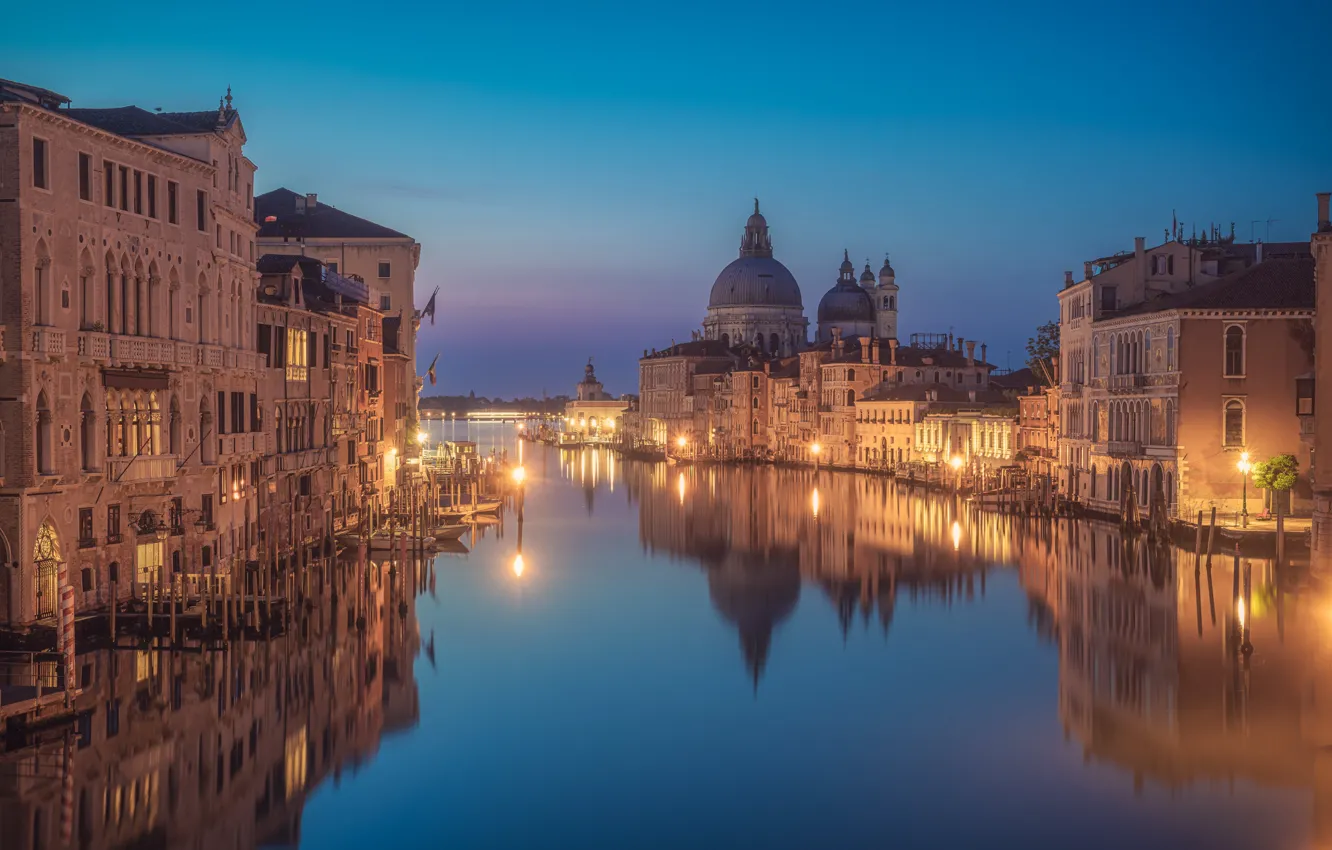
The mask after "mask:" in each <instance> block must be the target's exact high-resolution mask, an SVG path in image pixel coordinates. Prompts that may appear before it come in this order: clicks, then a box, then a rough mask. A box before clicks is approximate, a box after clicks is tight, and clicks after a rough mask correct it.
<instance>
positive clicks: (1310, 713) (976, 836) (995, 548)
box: [0, 425, 1332, 848]
mask: <svg viewBox="0 0 1332 850" xmlns="http://www.w3.org/2000/svg"><path fill="white" fill-rule="evenodd" d="M436 428H438V425H436ZM454 435H455V436H458V437H462V436H463V433H462V426H457V431H456V432H454ZM512 435H513V432H512V426H511V425H510V426H500V425H494V426H482V427H481V428H480V429H479V430H478V433H477V434H475V435H474V436H476V437H477V439H478V441H479V442H480V443H481V444H482V448H483V450H489V448H490V446H491V445H492V444H493V445H494V446H495V447H496V448H497V449H502V448H506V447H507V448H508V450H509V451H510V452H511V453H514V454H516V453H517V451H518V448H517V446H516V445H515V444H514V443H513V440H512ZM439 436H441V434H440V433H439V432H438V431H436V437H439ZM442 436H446V437H447V436H449V433H448V427H447V426H446V427H445V432H444V433H443V435H442ZM522 451H523V452H525V455H526V456H525V458H524V461H525V464H526V467H527V470H528V481H527V492H526V497H525V511H524V520H525V521H524V522H523V524H522V528H521V534H520V533H519V526H518V523H517V522H516V517H515V516H514V515H513V513H512V512H510V513H509V514H508V515H507V516H506V517H505V519H504V521H503V523H502V524H500V525H496V526H492V527H490V528H487V529H486V530H485V533H484V534H483V535H481V536H478V537H477V538H475V539H470V538H464V541H463V542H464V543H465V544H467V546H468V547H470V549H471V551H470V552H469V553H467V554H447V555H441V556H439V557H438V558H437V559H436V560H435V561H434V564H433V578H432V577H431V576H430V575H423V576H421V591H422V592H421V593H420V594H419V595H416V596H415V597H414V600H413V598H412V597H413V594H411V593H410V592H407V593H404V594H403V598H404V599H405V600H407V604H406V606H405V609H404V610H403V611H402V612H401V613H400V612H398V611H395V610H393V609H392V605H391V604H390V605H389V606H386V607H385V608H384V610H386V611H387V612H388V613H387V615H386V616H385V617H384V618H383V620H384V621H383V622H378V621H374V622H371V624H370V628H369V629H368V630H367V631H366V633H365V634H366V635H367V637H357V636H355V635H347V634H344V635H343V637H341V638H339V637H337V636H336V634H335V635H334V636H331V637H329V638H328V639H327V640H326V641H325V642H324V643H322V644H321V643H318V642H315V643H314V644H312V645H311V646H309V647H307V648H305V649H300V650H299V651H300V652H302V653H304V655H302V656H301V659H304V660H301V659H295V660H293V659H292V658H291V657H290V653H287V654H285V655H271V656H263V657H256V660H255V662H254V663H253V665H252V667H251V668H250V669H249V671H248V675H249V676H251V677H253V676H254V675H256V674H257V675H258V688H259V689H260V690H262V688H263V687H264V686H265V683H266V682H276V683H279V684H278V686H277V688H276V689H277V690H278V691H283V688H284V687H285V688H286V694H287V696H286V699H287V700H288V703H287V708H286V710H285V716H284V710H283V708H282V707H281V706H277V707H275V706H274V705H272V697H271V695H270V696H268V697H261V696H260V691H258V690H257V691H255V693H254V695H253V696H252V699H254V700H255V701H256V705H255V706H254V707H253V708H251V709H249V711H250V713H251V714H255V715H257V716H256V717H251V716H250V715H249V714H247V713H246V711H245V710H242V709H236V708H227V709H226V710H225V711H223V712H222V714H221V715H220V719H219V715H217V714H213V715H212V717H211V718H210V719H208V720H207V721H193V722H194V723H196V724H197V723H198V722H204V723H205V724H212V725H211V726H206V728H207V729H208V734H207V735H206V736H204V735H200V736H199V737H200V743H198V744H197V746H199V747H201V748H202V747H204V746H205V743H204V742H203V739H204V738H205V737H207V738H208V741H207V742H206V743H207V746H209V747H211V746H212V745H213V741H212V736H213V734H214V732H213V729H214V727H217V729H218V730H219V737H218V740H219V741H221V740H222V735H223V734H225V735H227V736H233V735H235V734H236V730H237V728H240V729H241V730H243V729H245V728H247V727H249V726H251V725H252V724H254V723H258V724H259V725H260V727H261V728H260V738H261V739H264V738H266V737H269V736H270V735H271V729H270V728H268V727H265V726H264V725H263V724H265V723H280V724H282V729H283V731H282V732H281V733H280V734H278V736H277V740H278V741H279V742H280V743H279V744H277V745H275V747H276V748H275V750H274V752H273V754H272V755H270V756H268V758H269V759H270V760H271V761H272V762H273V767H272V768H271V769H270V768H269V767H268V765H267V763H265V764H264V765H263V766H262V767H260V768H259V769H258V770H257V771H256V775H255V776H254V777H253V778H252V779H251V780H249V782H250V785H249V786H247V787H250V791H249V792H246V791H244V790H243V789H242V790H240V791H237V790H234V789H233V788H231V787H230V786H228V788H227V791H226V796H225V797H224V798H222V799H219V800H217V801H216V802H211V803H210V802H208V801H207V794H204V795H203V797H202V798H201V799H202V802H200V803H199V804H198V810H192V811H190V812H185V811H183V810H181V809H180V808H177V809H176V811H174V812H172V811H169V810H168V805H167V796H168V789H167V788H165V787H163V786H165V785H167V784H171V785H173V786H176V785H182V784H184V785H187V786H188V787H189V792H190V794H193V793H194V788H193V786H192V785H190V783H193V782H196V781H197V782H198V783H199V784H200V787H201V788H202V787H203V786H204V785H207V786H208V789H212V788H213V787H214V785H213V783H214V782H215V781H216V782H218V783H221V782H222V780H221V779H219V778H218V777H216V776H215V775H214V768H213V764H212V759H211V756H210V757H208V758H203V759H200V763H202V764H204V765H206V767H207V770H205V771H197V768H196V769H195V771H196V772H199V773H200V774H201V775H200V776H199V777H198V779H197V780H196V779H195V778H194V776H193V775H191V774H190V769H189V768H187V767H185V766H183V765H184V763H185V762H186V761H190V760H192V759H193V758H194V755H195V753H194V748H195V747H196V742H195V740H194V739H195V731H196V730H195V727H194V726H188V727H185V726H181V728H179V729H178V728H175V727H174V726H172V724H173V722H175V721H172V720H171V719H170V718H168V719H167V720H165V721H162V723H163V724H164V726H163V728H164V729H165V732H164V734H163V737H164V738H165V740H167V741H169V742H172V745H171V746H169V747H165V748H162V749H161V750H160V752H156V751H155V752H156V754H155V755H154V756H153V758H155V759H158V760H159V763H157V764H156V765H155V768H156V770H157V774H156V775H158V776H159V777H160V776H161V775H162V772H163V771H167V772H168V773H169V774H170V775H169V777H168V778H166V779H162V778H159V779H158V781H157V785H155V786H152V787H147V786H146V785H145V788H144V790H142V791H139V792H137V793H138V794H139V795H141V796H140V797H139V798H138V799H139V800H140V806H144V805H148V803H147V800H148V799H149V797H150V795H151V799H152V803H151V805H152V807H153V811H152V817H153V818H154V819H155V820H154V823H155V824H156V832H154V833H153V834H154V835H157V836H159V837H161V836H170V839H169V840H159V841H158V842H157V843H156V844H154V845H152V846H199V847H210V846H214V844H216V846H219V847H220V846H228V847H236V846H242V847H243V846H253V845H255V844H270V845H272V844H282V843H287V844H290V845H299V846H300V847H306V848H325V847H329V848H336V847H357V848H363V847H379V846H397V847H417V846H420V847H583V848H601V847H606V848H610V847H653V848H655V847H661V848H668V847H671V848H674V847H681V846H691V847H737V846H738V847H773V848H788V847H789V848H798V847H801V848H802V847H839V846H856V847H865V846H895V847H980V846H1025V847H1050V848H1056V847H1058V848H1062V847H1072V846H1076V847H1084V848H1101V847H1105V848H1123V847H1142V848H1153V847H1163V848H1164V847H1181V846H1183V847H1215V848H1230V847H1234V848H1241V847H1243V848H1252V847H1264V848H1267V847H1272V848H1298V847H1315V846H1332V842H1329V838H1332V762H1329V761H1328V760H1327V759H1328V757H1327V756H1326V755H1322V756H1320V751H1321V749H1322V747H1323V746H1324V745H1327V744H1329V743H1332V698H1329V697H1328V695H1327V687H1328V677H1327V676H1325V675H1323V671H1325V670H1332V657H1329V649H1330V648H1329V643H1328V640H1327V637H1326V636H1328V635H1332V604H1329V599H1328V596H1327V594H1326V593H1325V591H1324V590H1323V588H1322V586H1321V584H1320V583H1319V582H1317V581H1315V580H1314V578H1313V577H1311V576H1310V575H1309V573H1308V570H1307V568H1306V567H1304V566H1303V565H1301V564H1299V563H1296V564H1294V565H1290V566H1285V567H1282V568H1279V569H1278V568H1276V567H1274V566H1273V565H1272V564H1270V563H1267V562H1263V561H1258V560H1254V561H1252V562H1247V563H1249V565H1250V568H1251V572H1252V583H1253V591H1252V598H1251V601H1250V604H1249V608H1248V609H1247V610H1246V612H1245V613H1244V617H1245V620H1246V621H1247V622H1248V624H1249V625H1250V627H1251V641H1252V644H1253V646H1254V651H1253V654H1252V656H1251V657H1250V659H1249V661H1248V664H1247V665H1246V664H1244V663H1243V661H1242V660H1241V659H1242V657H1241V656H1240V655H1239V654H1238V653H1237V652H1236V651H1235V649H1234V644H1233V643H1228V642H1227V637H1226V636H1227V634H1228V629H1230V628H1231V627H1232V626H1233V624H1234V623H1235V622H1236V618H1237V612H1236V610H1235V606H1234V604H1233V602H1232V600H1231V587H1232V584H1231V582H1232V567H1231V563H1230V561H1229V559H1227V558H1220V557H1218V558H1217V559H1216V561H1215V562H1214V565H1213V568H1212V570H1211V571H1210V582H1209V580H1208V571H1207V570H1206V569H1204V570H1202V571H1201V572H1199V573H1198V574H1197V577H1196V579H1195V571H1194V568H1193V556H1192V553H1182V552H1177V551H1166V552H1164V553H1156V554H1153V553H1149V552H1147V551H1146V550H1145V549H1144V548H1142V547H1139V546H1133V545H1129V544H1126V543H1125V542H1124V541H1123V540H1122V539H1121V537H1120V535H1119V534H1118V533H1117V531H1116V529H1114V528H1112V527H1110V526H1100V525H1092V524H1085V523H1084V524H1078V525H1074V524H1068V523H1061V524H1056V525H1051V524H1049V523H1038V522H1032V521H1026V520H1014V519H1010V518H1001V517H996V516H992V515H979V516H977V515H973V514H970V513H967V512H959V511H958V510H957V509H956V508H955V506H954V505H953V504H952V503H951V501H950V500H948V499H946V498H940V497H937V496H929V497H927V496H923V495H920V494H912V493H908V492H906V491H903V490H898V489H894V487H893V486H892V485H891V483H889V482H887V481H885V480H883V479H878V478H868V477H862V476H856V475H852V474H848V473H834V472H829V471H823V472H822V473H819V474H817V475H816V474H815V473H814V472H812V471H810V470H799V471H798V470H778V469H773V468H766V467H765V468H710V467H697V468H689V469H677V468H674V467H668V466H665V465H660V464H643V463H638V462H631V461H624V460H620V459H617V458H614V457H612V456H611V455H609V454H608V453H605V452H599V451H592V450H583V451H576V452H570V451H563V452H561V451H558V450H555V449H551V448H546V447H541V446H526V447H524V448H523V449H522ZM520 550H521V551H520ZM376 581H380V579H376ZM384 587H387V590H385V589H383V588H384ZM380 588H381V589H380V591H378V592H379V593H380V594H381V595H380V596H379V597H375V598H376V599H377V600H379V601H380V602H382V601H383V599H389V600H390V601H391V600H393V599H395V598H396V597H393V596H392V593H393V592H394V591H393V588H392V586H391V580H390V583H389V584H388V585H380ZM384 594H388V596H384ZM347 598H348V597H347V596H346V595H344V597H343V601H342V604H343V605H344V606H346V605H348V604H349V603H348V602H347ZM334 631H336V630H334ZM344 631H345V630H344ZM307 643H308V641H307ZM299 645H301V646H305V645H304V644H299ZM320 647H322V649H321V648H320ZM372 657H373V658H374V659H375V661H374V664H375V666H376V671H375V672H376V674H377V675H376V677H375V683H374V684H373V685H371V686H369V687H367V684H366V679H367V678H368V677H367V676H366V675H365V670H366V665H367V663H369V660H370V659H371V658H372ZM306 663H308V664H309V665H310V666H312V667H317V668H318V671H319V675H318V676H307V675H306V673H305V672H303V671H304V668H303V667H302V666H301V665H302V664H306ZM293 668H294V669H295V670H297V671H298V675H297V676H296V677H295V678H296V679H297V680H298V681H299V682H305V683H308V684H304V685H299V687H308V688H311V689H312V691H313V693H310V694H307V695H306V696H305V699H306V701H305V702H302V701H301V700H302V694H301V693H297V694H296V695H295V696H294V697H293V696H291V694H290V687H291V684H290V683H291V678H292V677H291V673H292V670H293ZM338 671H355V672H347V673H346V676H341V674H339V672H338ZM249 681H250V682H251V684H252V686H253V683H254V682H255V679H253V678H251V679H250V680H249ZM284 682H285V683H286V684H285V685H283V684H281V683H284ZM282 699H283V696H282V694H279V697H278V700H277V701H278V702H279V703H281V702H282ZM293 699H294V700H295V702H292V700H293ZM263 700H267V701H266V702H265V701H263ZM292 705H295V706H297V708H298V709H299V710H300V711H303V712H304V718H305V719H304V720H302V722H301V723H299V724H296V723H294V722H293V720H292V719H291V714H292V709H291V706H292ZM349 718H351V719H349ZM94 722H97V723H100V722H101V719H100V718H94ZM180 723H183V721H181V722H180ZM329 726H331V727H333V731H332V735H331V736H330V733H329V732H328V731H327V730H326V727H329ZM141 731H145V730H141ZM237 737H238V738H239V739H240V740H241V744H242V746H241V749H242V754H241V759H242V762H244V759H246V758H247V757H249V758H254V757H255V755H254V752H253V749H254V744H253V742H251V743H250V747H249V749H250V752H249V755H248V756H247V755H246V753H245V749H246V748H245V746H244V744H245V742H244V735H243V734H242V735H239V736H237ZM293 738H295V741H294V743H293ZM330 739H331V741H332V746H331V747H330V745H329V742H330ZM227 740H228V741H230V740H232V738H231V737H228V738H227ZM145 746H146V745H145ZM94 749H96V748H94ZM260 749H261V750H262V746H261V747H260ZM145 751H146V750H145ZM81 752H82V751H81ZM200 752H202V749H201V750H200ZM229 752H230V757H229V758H228V759H227V760H226V765H225V766H224V764H223V760H221V759H219V760H218V762H217V768H216V771H217V772H219V773H220V772H223V771H227V770H230V771H234V770H235V768H234V762H235V755H234V751H229ZM302 753H303V754H304V755H302ZM173 754H174V755H173ZM186 754H187V755H188V758H186ZM293 756H295V760H294V762H293ZM132 757H134V752H133V751H131V752H128V753H122V754H121V755H120V756H119V758H120V760H121V763H120V764H109V763H107V764H103V763H98V764H96V765H93V764H91V763H89V764H87V765H84V766H83V768H84V769H82V770H81V771H80V773H79V776H80V780H79V782H80V785H81V787H82V786H83V785H86V786H87V787H88V788H94V789H96V790H95V794H94V800H93V802H92V803H91V804H89V803H87V802H80V805H84V806H91V810H92V811H93V812H94V813H95V815H96V817H104V816H105V815H104V811H103V810H104V805H103V802H102V795H104V794H105V793H107V792H106V791H105V790H104V786H106V785H107V782H106V779H105V777H106V776H108V775H109V772H113V771H129V770H131V768H129V767H126V765H125V764H124V763H123V762H124V760H125V759H128V758H132ZM259 757H260V758H264V756H263V754H262V752H261V754H260V756H259ZM173 761H174V762H175V763H176V767H175V769H174V771H173V770H168V767H169V764H170V763H171V762H173ZM279 762H280V763H281V767H279V766H278V763H279ZM245 770H246V768H245V766H244V764H242V766H241V768H240V771H241V776H242V778H244V776H245ZM203 774H206V775H203ZM296 775H299V778H300V780H301V781H300V782H297V783H293V777H294V776H296ZM85 777H86V778H85ZM4 793H5V792H4V791H3V790H0V798H3V795H4ZM177 796H179V795H177ZM187 796H188V795H187ZM172 799H173V800H174V799H176V798H175V797H172ZM4 802H5V801H4V800H3V799H0V805H3V804H4ZM120 805H121V809H122V810H123V806H124V803H123V801H122V802H121V803H120ZM9 811H12V812H16V813H17V812H18V811H20V810H19V809H13V808H11V809H9ZM23 811H26V810H23ZM5 822H6V823H9V822H12V821H5ZM108 823H109V821H108ZM118 829H119V831H113V829H112V827H111V826H107V827H98V828H96V829H94V830H92V840H91V841H90V842H89V843H87V844H86V845H85V846H108V847H114V846H135V845H133V843H132V842H133V841H134V839H135V837H136V836H135V835H133V834H132V830H130V831H127V830H126V828H124V825H123V824H122V825H121V827H119V828H118ZM213 833H216V834H217V836H218V838H219V839H221V840H218V841H216V842H213V841H210V840H209V839H208V838H206V837H205V836H206V835H210V834H213ZM16 834H17V833H16ZM6 835H8V833H6ZM223 835H226V836H229V837H230V838H225V839H224V838H222V836H223ZM3 846H5V847H6V848H7V847H9V846H10V844H9V842H8V841H6V842H4V843H3ZM15 846H19V845H15ZM47 846H58V844H52V845H47ZM142 846H149V845H147V844H145V845H142Z"/></svg>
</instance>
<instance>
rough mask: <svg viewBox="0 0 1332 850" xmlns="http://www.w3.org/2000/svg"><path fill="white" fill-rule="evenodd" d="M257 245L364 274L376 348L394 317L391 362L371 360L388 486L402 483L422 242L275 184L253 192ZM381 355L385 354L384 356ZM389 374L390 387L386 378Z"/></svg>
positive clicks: (413, 420)
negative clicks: (375, 321)
mask: <svg viewBox="0 0 1332 850" xmlns="http://www.w3.org/2000/svg"><path fill="white" fill-rule="evenodd" d="M255 220H256V221H257V222H258V225H259V230H258V235H257V241H258V250H259V251H260V252H261V253H264V254H296V255H300V256H305V257H311V258H313V259H316V260H319V261H320V262H322V263H323V264H324V265H325V267H326V268H327V269H328V270H329V271H331V272H333V273H335V274H338V275H341V276H343V277H347V278H351V279H353V280H361V281H364V282H365V283H366V284H367V285H368V286H369V287H371V289H372V290H373V293H374V296H375V298H377V299H378V300H377V303H375V304H373V305H371V306H373V307H374V308H375V309H376V310H377V311H378V312H379V313H380V314H381V316H382V319H381V320H380V322H381V327H377V328H373V329H369V330H367V332H366V334H365V336H366V337H367V338H371V339H375V340H377V342H378V344H379V347H380V349H381V351H382V350H383V349H384V346H383V342H382V337H383V327H382V324H383V322H385V321H393V320H396V322H397V326H396V334H395V336H396V340H395V341H394V342H393V344H392V345H391V346H390V351H391V356H392V358H393V364H392V368H390V369H385V368H384V366H385V364H384V363H383V362H380V363H378V364H376V366H377V371H378V375H377V377H378V379H379V380H378V382H377V383H378V385H379V386H380V387H381V389H380V390H379V393H380V394H381V395H382V394H383V393H385V392H387V393H388V394H389V395H390V396H391V398H392V400H391V401H390V402H389V403H388V405H387V406H383V400H382V398H377V399H376V400H377V401H378V402H379V403H380V405H381V406H383V410H382V414H383V416H384V423H383V425H384V430H383V436H382V437H381V438H380V439H381V440H383V441H384V442H385V444H386V445H385V451H384V454H385V460H386V462H387V468H386V469H385V471H384V478H385V480H386V481H387V482H388V486H390V487H393V486H406V485H407V484H409V483H410V480H411V478H412V474H413V473H414V471H415V469H416V467H413V466H411V465H409V464H407V461H408V460H409V459H410V458H412V457H415V456H416V455H417V454H418V453H419V444H418V443H417V440H416V435H417V432H418V430H419V427H418V421H419V417H418V415H417V400H418V398H419V396H420V391H421V387H422V382H421V379H420V378H419V377H418V372H417V367H418V364H417V362H416V334H417V329H418V327H419V325H420V314H419V312H418V311H417V310H416V307H415V304H414V298H415V288H416V269H417V266H418V265H419V264H420V261H421V246H420V244H419V243H418V242H417V241H416V240H415V239H413V238H412V237H410V236H408V235H407V234H405V233H400V232H398V231H396V230H393V229H392V228H389V227H385V226H383V225H381V224H376V223H375V222H372V221H367V220H366V219H363V218H360V217H358V216H355V215H352V214H350V213H348V212H344V211H343V210H341V209H338V208H337V207H334V206H331V205H330V204H328V203H327V202H326V201H321V200H319V196H318V195H317V194H314V193H311V194H304V195H302V194H299V193H297V192H293V191H291V190H290V189H286V188H281V189H274V190H273V191H271V192H265V193H264V194H262V195H259V196H258V197H257V198H255ZM386 356H387V355H386ZM390 374H391V376H392V378H393V385H392V387H389V386H388V384H387V381H388V379H389V377H390Z"/></svg>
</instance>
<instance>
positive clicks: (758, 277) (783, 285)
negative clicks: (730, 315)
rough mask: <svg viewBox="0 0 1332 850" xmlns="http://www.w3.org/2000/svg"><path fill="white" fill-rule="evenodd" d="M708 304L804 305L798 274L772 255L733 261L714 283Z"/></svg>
mask: <svg viewBox="0 0 1332 850" xmlns="http://www.w3.org/2000/svg"><path fill="white" fill-rule="evenodd" d="M708 306H709V307H742V306H754V307H803V306H804V304H803V302H802V301H801V300H800V286H799V284H797V283H796V279H795V275H793V274H791V272H790V270H789V269H787V268H786V266H784V265H782V264H781V263H780V262H779V261H777V260H774V259H773V258H772V257H762V256H749V257H740V258H738V259H735V260H732V261H731V264H730V265H728V266H727V267H726V268H724V269H722V273H721V274H719V275H717V282H716V283H714V284H712V295H711V296H710V297H709V298H708Z"/></svg>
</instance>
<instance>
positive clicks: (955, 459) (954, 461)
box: [948, 455, 962, 490]
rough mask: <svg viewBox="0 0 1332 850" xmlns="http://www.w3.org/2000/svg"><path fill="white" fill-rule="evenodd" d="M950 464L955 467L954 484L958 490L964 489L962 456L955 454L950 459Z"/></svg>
mask: <svg viewBox="0 0 1332 850" xmlns="http://www.w3.org/2000/svg"><path fill="white" fill-rule="evenodd" d="M948 465H949V466H951V467H952V468H953V486H954V489H956V490H961V489H962V456H961V455H953V456H952V458H950V459H949V461H948Z"/></svg>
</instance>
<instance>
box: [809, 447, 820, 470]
mask: <svg viewBox="0 0 1332 850" xmlns="http://www.w3.org/2000/svg"><path fill="white" fill-rule="evenodd" d="M809 450H810V452H811V453H812V454H813V455H814V471H815V472H818V471H819V454H820V453H821V452H822V451H823V446H821V445H819V444H818V443H815V444H814V445H812V446H810V447H809Z"/></svg>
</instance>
